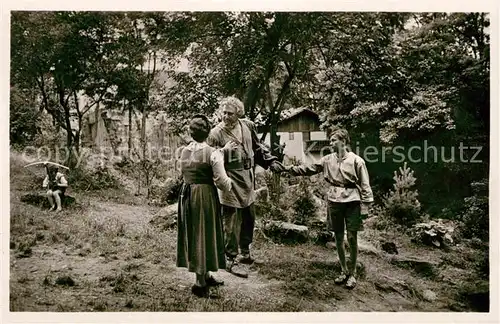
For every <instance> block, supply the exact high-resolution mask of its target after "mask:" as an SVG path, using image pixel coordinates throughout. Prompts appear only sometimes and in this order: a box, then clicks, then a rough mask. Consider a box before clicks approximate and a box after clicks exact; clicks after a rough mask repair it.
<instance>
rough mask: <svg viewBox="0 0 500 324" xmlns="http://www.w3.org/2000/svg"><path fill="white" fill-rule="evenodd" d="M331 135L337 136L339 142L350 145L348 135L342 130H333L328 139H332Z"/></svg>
mask: <svg viewBox="0 0 500 324" xmlns="http://www.w3.org/2000/svg"><path fill="white" fill-rule="evenodd" d="M333 135H337V136H339V138H340V139H341V140H343V141H344V142H345V143H346V144H348V145H349V144H350V143H351V138H350V137H349V133H348V132H347V130H345V129H344V128H335V129H333V130H332V131H331V132H330V136H329V138H332V136H333Z"/></svg>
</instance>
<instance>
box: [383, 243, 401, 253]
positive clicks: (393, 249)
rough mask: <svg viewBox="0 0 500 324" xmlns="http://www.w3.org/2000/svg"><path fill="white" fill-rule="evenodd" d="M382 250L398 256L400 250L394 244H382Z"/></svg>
mask: <svg viewBox="0 0 500 324" xmlns="http://www.w3.org/2000/svg"><path fill="white" fill-rule="evenodd" d="M382 250H383V251H384V252H386V253H389V254H398V249H397V247H396V244H395V243H394V242H382Z"/></svg>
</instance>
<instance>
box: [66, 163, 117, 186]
mask: <svg viewBox="0 0 500 324" xmlns="http://www.w3.org/2000/svg"><path fill="white" fill-rule="evenodd" d="M68 182H69V185H70V186H71V187H72V188H73V189H75V190H82V191H89V190H101V189H116V188H119V187H120V184H119V181H118V180H117V179H116V178H115V177H113V175H111V174H110V173H109V171H108V170H107V169H106V168H103V167H99V168H97V169H96V170H95V171H94V172H89V171H87V170H85V169H84V168H82V167H79V168H75V169H73V170H71V171H70V172H69V175H68Z"/></svg>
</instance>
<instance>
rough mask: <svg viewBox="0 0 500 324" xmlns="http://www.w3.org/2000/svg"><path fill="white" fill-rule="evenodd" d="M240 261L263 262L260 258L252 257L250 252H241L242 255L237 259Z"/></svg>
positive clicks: (246, 262) (249, 262) (247, 262)
mask: <svg viewBox="0 0 500 324" xmlns="http://www.w3.org/2000/svg"><path fill="white" fill-rule="evenodd" d="M239 262H240V263H243V264H254V263H255V264H263V263H264V262H263V261H262V260H259V259H255V258H253V257H252V256H251V255H250V253H245V254H243V256H242V257H241V259H240V260H239Z"/></svg>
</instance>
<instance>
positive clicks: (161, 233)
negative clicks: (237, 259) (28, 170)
mask: <svg viewBox="0 0 500 324" xmlns="http://www.w3.org/2000/svg"><path fill="white" fill-rule="evenodd" d="M19 194H20V193H19V192H14V194H13V195H12V198H11V208H12V209H11V211H12V213H11V215H12V219H13V225H12V228H11V233H14V234H13V237H14V238H13V240H12V239H11V241H13V244H14V245H15V247H14V248H12V249H11V279H10V283H11V310H29V311H304V310H305V311H447V310H448V311H449V308H450V305H454V304H456V303H455V302H454V301H453V300H452V296H453V293H452V292H451V290H452V289H451V290H450V287H452V286H451V284H450V285H447V284H446V285H445V281H443V280H448V281H449V282H453V281H455V282H456V280H459V279H460V278H461V276H463V274H462V272H460V271H462V270H460V269H458V268H453V269H452V270H447V272H446V276H448V277H446V276H443V278H436V279H435V280H431V279H428V278H422V277H419V276H418V275H415V274H414V273H413V272H412V271H411V270H406V269H400V268H398V267H395V266H393V265H391V264H389V263H388V262H387V261H386V260H384V259H383V258H380V256H377V255H373V254H372V253H370V251H368V252H362V253H361V254H360V261H361V262H362V263H363V264H364V270H363V275H362V278H361V280H359V282H358V286H357V287H356V289H355V290H354V291H348V290H346V289H345V288H343V287H339V286H336V285H334V283H333V279H334V277H335V276H336V274H337V273H338V271H339V269H338V263H337V261H336V259H337V258H336V254H335V252H334V251H332V250H328V249H326V248H325V247H319V246H314V245H301V246H296V247H289V246H280V245H276V244H271V243H266V242H263V241H262V240H260V239H258V240H256V244H255V245H256V246H255V251H256V254H258V256H261V257H263V259H264V260H266V261H267V262H266V264H265V265H264V266H261V267H254V268H251V270H252V271H251V272H250V276H249V278H248V279H243V278H239V277H236V276H234V275H231V274H229V273H227V272H226V271H219V272H218V273H217V274H216V276H217V277H218V278H220V279H223V280H224V281H225V285H224V286H223V287H221V288H219V289H218V291H217V294H218V296H219V298H217V299H214V300H202V301H200V300H199V299H197V298H195V297H193V296H192V295H191V293H190V289H189V288H190V286H191V285H192V284H193V280H194V275H193V274H191V273H189V272H187V270H185V269H179V268H177V267H176V266H175V254H176V231H175V230H165V229H162V228H159V227H158V226H156V225H154V224H152V223H150V221H151V220H152V219H153V218H154V215H155V214H156V213H157V212H158V210H159V208H156V207H152V206H148V205H128V204H121V203H116V202H111V201H85V200H84V201H82V203H81V205H82V206H84V207H83V208H81V209H75V210H67V211H64V212H63V213H62V214H54V213H50V212H47V211H42V212H40V210H39V208H38V207H34V206H30V205H26V204H23V203H20V202H19ZM23 242H31V243H30V245H31V253H29V255H27V256H25V257H20V255H19V253H20V252H19V251H20V250H22V249H20V246H23V244H24V243H23ZM26 244H27V243H26ZM400 252H401V253H402V254H404V253H405V251H400ZM412 253H415V252H412ZM429 258H430V259H432V258H434V259H436V260H438V259H439V255H437V254H434V255H433V256H429ZM68 278H71V279H68ZM452 288H453V287H452ZM426 289H428V290H432V291H434V292H436V293H437V296H436V297H435V299H434V300H426V298H424V297H423V294H422V292H423V291H424V290H426ZM459 308H460V307H459Z"/></svg>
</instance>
